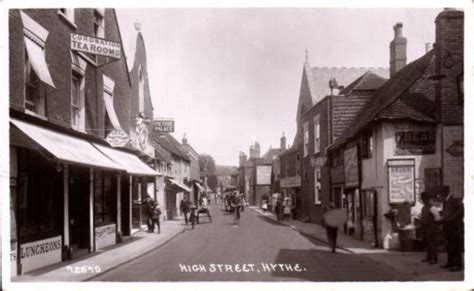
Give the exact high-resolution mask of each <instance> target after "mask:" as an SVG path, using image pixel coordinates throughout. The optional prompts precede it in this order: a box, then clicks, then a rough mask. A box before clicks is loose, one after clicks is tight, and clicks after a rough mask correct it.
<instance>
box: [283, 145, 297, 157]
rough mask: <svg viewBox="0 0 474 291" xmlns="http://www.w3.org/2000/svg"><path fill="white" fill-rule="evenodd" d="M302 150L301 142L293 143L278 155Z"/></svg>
mask: <svg viewBox="0 0 474 291" xmlns="http://www.w3.org/2000/svg"><path fill="white" fill-rule="evenodd" d="M299 151H300V144H293V145H292V146H291V147H290V148H288V149H286V150H285V151H283V152H281V153H280V155H278V157H283V156H287V155H289V154H292V153H296V152H299Z"/></svg>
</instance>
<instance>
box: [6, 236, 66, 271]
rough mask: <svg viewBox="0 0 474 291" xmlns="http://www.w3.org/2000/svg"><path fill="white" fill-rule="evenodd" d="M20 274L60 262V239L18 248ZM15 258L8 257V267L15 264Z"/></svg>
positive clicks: (53, 238) (49, 239) (32, 243)
mask: <svg viewBox="0 0 474 291" xmlns="http://www.w3.org/2000/svg"><path fill="white" fill-rule="evenodd" d="M20 255H21V265H22V270H21V272H22V273H26V272H29V271H32V270H36V269H39V268H41V267H44V266H48V265H51V264H54V263H58V262H61V255H62V238H61V236H56V237H52V238H48V239H43V240H39V241H35V242H30V243H26V244H22V245H21V246H20ZM17 259H18V258H17V256H14V257H10V265H12V264H15V265H16V260H17Z"/></svg>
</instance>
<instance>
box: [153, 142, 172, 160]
mask: <svg viewBox="0 0 474 291" xmlns="http://www.w3.org/2000/svg"><path fill="white" fill-rule="evenodd" d="M152 143H153V147H154V148H155V159H157V160H160V161H162V162H166V163H171V152H169V151H167V150H166V149H164V148H163V147H162V146H161V145H160V144H159V143H158V142H156V141H154V140H153V142H152Z"/></svg>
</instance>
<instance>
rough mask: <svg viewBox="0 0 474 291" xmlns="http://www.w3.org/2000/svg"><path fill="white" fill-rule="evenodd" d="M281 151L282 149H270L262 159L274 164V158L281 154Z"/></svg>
mask: <svg viewBox="0 0 474 291" xmlns="http://www.w3.org/2000/svg"><path fill="white" fill-rule="evenodd" d="M280 152H281V150H280V149H278V148H277V149H268V151H267V152H266V153H265V154H264V155H263V156H262V159H264V160H265V161H266V162H272V161H273V157H275V156H278V155H279V154H280Z"/></svg>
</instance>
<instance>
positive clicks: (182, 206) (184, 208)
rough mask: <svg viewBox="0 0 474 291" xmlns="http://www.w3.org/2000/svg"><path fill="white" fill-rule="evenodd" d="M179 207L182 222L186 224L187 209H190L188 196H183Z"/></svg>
mask: <svg viewBox="0 0 474 291" xmlns="http://www.w3.org/2000/svg"><path fill="white" fill-rule="evenodd" d="M179 209H180V210H181V213H183V215H184V222H186V225H188V214H189V211H190V210H191V202H190V201H189V198H188V196H184V197H183V199H182V200H181V203H180V204H179Z"/></svg>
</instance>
